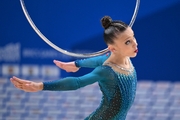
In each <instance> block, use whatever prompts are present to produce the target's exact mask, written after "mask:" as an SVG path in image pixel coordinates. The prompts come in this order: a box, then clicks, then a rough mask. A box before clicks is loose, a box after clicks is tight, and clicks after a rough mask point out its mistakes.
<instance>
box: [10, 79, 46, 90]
mask: <svg viewBox="0 0 180 120" xmlns="http://www.w3.org/2000/svg"><path fill="white" fill-rule="evenodd" d="M10 80H11V82H12V84H14V86H15V87H16V88H17V89H20V90H23V91H25V92H38V91H41V90H42V89H43V83H42V82H32V81H29V80H23V79H20V78H17V77H15V76H13V77H12V78H10Z"/></svg>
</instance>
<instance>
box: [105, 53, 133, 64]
mask: <svg viewBox="0 0 180 120" xmlns="http://www.w3.org/2000/svg"><path fill="white" fill-rule="evenodd" d="M107 62H111V63H114V64H117V65H121V66H124V67H127V66H129V57H123V56H118V57H117V55H114V54H113V53H112V54H111V56H110V57H109V58H108V60H107Z"/></svg>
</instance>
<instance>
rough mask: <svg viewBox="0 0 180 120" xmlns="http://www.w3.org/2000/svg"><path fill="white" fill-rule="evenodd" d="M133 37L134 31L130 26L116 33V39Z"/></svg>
mask: <svg viewBox="0 0 180 120" xmlns="http://www.w3.org/2000/svg"><path fill="white" fill-rule="evenodd" d="M131 37H134V31H133V30H132V29H131V27H128V28H127V29H126V30H125V31H124V32H122V33H121V34H119V35H118V39H122V40H126V39H128V38H131Z"/></svg>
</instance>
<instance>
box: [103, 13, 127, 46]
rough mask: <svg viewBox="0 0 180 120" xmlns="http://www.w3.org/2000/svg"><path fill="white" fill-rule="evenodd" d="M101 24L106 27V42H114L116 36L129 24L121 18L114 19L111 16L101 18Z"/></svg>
mask: <svg viewBox="0 0 180 120" xmlns="http://www.w3.org/2000/svg"><path fill="white" fill-rule="evenodd" d="M101 24H102V26H103V28H104V41H105V43H106V44H113V43H114V38H117V37H116V36H117V35H119V34H120V33H122V32H124V31H125V30H126V29H127V27H128V25H127V24H126V23H124V22H122V21H120V20H115V21H113V20H112V19H111V17H109V16H104V17H103V18H102V19H101Z"/></svg>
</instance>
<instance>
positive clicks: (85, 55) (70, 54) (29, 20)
mask: <svg viewBox="0 0 180 120" xmlns="http://www.w3.org/2000/svg"><path fill="white" fill-rule="evenodd" d="M20 3H21V7H22V10H23V12H24V15H25V16H26V19H27V20H28V22H29V24H30V25H31V27H32V28H33V29H34V31H35V32H36V33H37V34H38V35H39V37H40V38H41V39H42V40H44V42H46V43H47V44H48V45H50V46H51V47H52V48H54V49H55V50H57V51H59V52H61V53H63V54H66V55H69V56H73V57H93V56H98V55H102V54H104V53H107V52H108V51H109V50H108V48H106V49H104V50H100V51H97V52H93V53H73V52H69V51H67V50H64V49H62V48H60V47H58V46H56V45H55V44H53V43H52V42H51V41H50V40H48V39H47V38H46V37H45V36H44V35H43V34H42V33H41V31H40V30H39V29H38V28H37V27H36V25H35V24H34V22H33V21H32V19H31V17H30V15H29V13H28V11H27V9H26V6H25V3H24V0H20ZM139 5H140V0H136V6H135V9H134V13H133V16H132V18H131V22H130V23H129V26H130V27H132V26H133V24H134V21H135V20H136V16H137V13H138V10H139Z"/></svg>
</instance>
